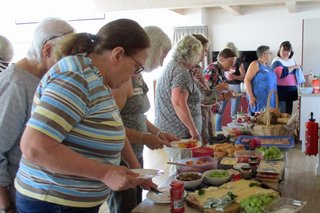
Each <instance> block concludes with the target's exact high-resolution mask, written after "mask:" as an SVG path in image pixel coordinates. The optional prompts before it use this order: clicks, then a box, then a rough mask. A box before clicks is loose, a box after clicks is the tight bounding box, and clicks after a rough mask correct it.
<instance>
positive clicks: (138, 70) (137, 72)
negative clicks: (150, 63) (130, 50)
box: [128, 55, 144, 75]
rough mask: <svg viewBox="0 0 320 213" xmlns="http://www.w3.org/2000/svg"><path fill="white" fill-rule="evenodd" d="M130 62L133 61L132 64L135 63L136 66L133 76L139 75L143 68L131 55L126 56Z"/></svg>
mask: <svg viewBox="0 0 320 213" xmlns="http://www.w3.org/2000/svg"><path fill="white" fill-rule="evenodd" d="M128 56H129V57H130V58H131V59H132V60H134V62H136V63H137V64H138V66H139V67H138V68H137V69H136V70H135V71H134V74H135V75H137V74H139V73H141V72H142V71H143V70H144V67H143V66H142V65H141V64H140V63H139V62H138V61H137V60H136V59H135V58H134V57H133V56H131V55H128Z"/></svg>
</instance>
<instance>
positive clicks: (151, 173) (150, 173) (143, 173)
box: [130, 169, 164, 179]
mask: <svg viewBox="0 0 320 213" xmlns="http://www.w3.org/2000/svg"><path fill="white" fill-rule="evenodd" d="M130 170H131V171H132V172H135V173H139V176H138V178H142V179H150V178H153V177H156V176H160V175H162V174H163V173H164V171H163V170H159V169H130Z"/></svg>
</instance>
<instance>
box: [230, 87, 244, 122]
mask: <svg viewBox="0 0 320 213" xmlns="http://www.w3.org/2000/svg"><path fill="white" fill-rule="evenodd" d="M229 89H230V90H234V91H236V92H238V93H240V92H241V88H240V84H229ZM240 98H241V97H240V96H237V97H235V98H231V118H235V117H236V116H237V113H238V106H239V103H240Z"/></svg>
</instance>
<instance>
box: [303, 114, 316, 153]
mask: <svg viewBox="0 0 320 213" xmlns="http://www.w3.org/2000/svg"><path fill="white" fill-rule="evenodd" d="M310 115H311V118H310V119H309V121H308V122H306V132H305V133H306V155H317V154H318V139H319V136H318V131H319V125H318V123H317V122H315V121H316V120H315V119H313V113H312V112H311V114H310Z"/></svg>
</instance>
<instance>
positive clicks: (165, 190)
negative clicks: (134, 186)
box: [146, 187, 188, 203]
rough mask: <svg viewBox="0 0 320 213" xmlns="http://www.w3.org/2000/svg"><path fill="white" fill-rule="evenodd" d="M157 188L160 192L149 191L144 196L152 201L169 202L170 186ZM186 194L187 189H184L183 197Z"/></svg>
mask: <svg viewBox="0 0 320 213" xmlns="http://www.w3.org/2000/svg"><path fill="white" fill-rule="evenodd" d="M158 190H159V191H160V192H162V193H158V194H157V193H155V192H152V191H149V192H148V193H147V195H146V197H147V198H148V199H149V200H151V201H153V202H154V203H170V187H160V188H159V189H158ZM187 195H188V193H187V191H184V197H186V196H187Z"/></svg>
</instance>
